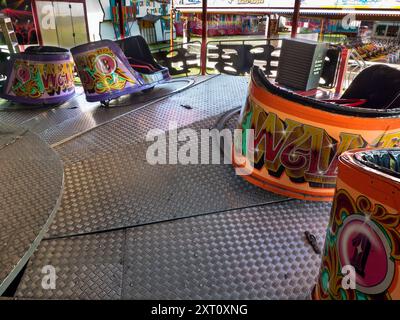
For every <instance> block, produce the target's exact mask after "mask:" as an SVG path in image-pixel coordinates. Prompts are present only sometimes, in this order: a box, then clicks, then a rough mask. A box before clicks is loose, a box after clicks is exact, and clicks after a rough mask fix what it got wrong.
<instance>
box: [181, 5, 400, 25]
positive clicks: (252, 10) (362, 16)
mask: <svg viewBox="0 0 400 320" xmlns="http://www.w3.org/2000/svg"><path fill="white" fill-rule="evenodd" d="M176 9H177V10H179V11H180V12H181V13H200V12H201V7H199V6H198V5H177V7H176ZM208 13H220V14H221V13H224V14H244V13H245V14H255V15H267V14H281V15H292V14H293V8H271V7H266V6H261V5H260V6H248V7H243V6H242V7H235V6H231V7H230V6H219V7H217V6H210V7H209V8H208ZM349 14H354V15H355V16H356V19H357V20H377V19H379V20H389V21H391V20H397V19H400V9H397V8H396V9H362V8H343V9H333V8H324V9H321V8H302V9H300V15H301V16H302V17H318V18H322V17H327V18H330V19H342V18H344V17H345V16H347V15H349Z"/></svg>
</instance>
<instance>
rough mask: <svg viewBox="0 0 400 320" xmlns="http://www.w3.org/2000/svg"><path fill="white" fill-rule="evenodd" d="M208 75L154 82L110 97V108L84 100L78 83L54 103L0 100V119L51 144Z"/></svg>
mask: <svg viewBox="0 0 400 320" xmlns="http://www.w3.org/2000/svg"><path fill="white" fill-rule="evenodd" d="M211 78H212V77H196V78H194V79H191V78H190V79H175V80H172V81H170V82H166V83H163V84H159V85H157V86H156V87H155V88H154V90H153V91H152V92H151V94H143V93H141V92H139V93H136V94H132V95H129V96H124V97H121V98H120V99H116V100H113V102H112V104H111V106H110V108H103V107H101V106H100V103H98V102H96V103H90V102H87V101H86V97H85V95H84V94H83V89H82V87H77V88H76V91H77V93H76V95H75V97H74V98H72V99H71V100H69V101H68V102H66V103H64V104H62V105H60V106H58V107H50V108H46V107H36V108H34V109H27V108H29V106H24V105H22V106H19V105H13V107H11V106H10V107H9V108H4V105H10V103H8V102H5V101H4V100H2V101H1V102H2V103H0V122H2V123H7V124H15V125H23V126H25V127H26V128H28V129H29V130H31V131H32V132H34V133H37V134H38V135H39V136H40V137H41V138H42V139H43V140H44V141H46V142H48V143H49V144H51V145H52V144H56V143H59V142H61V141H64V140H66V139H68V138H70V137H71V136H75V135H77V134H80V133H82V132H85V131H88V130H91V129H93V128H95V127H96V126H99V125H101V124H104V123H106V122H108V121H110V120H112V119H114V118H116V117H118V116H121V115H124V114H126V113H129V112H131V111H134V110H136V109H139V108H141V107H144V106H146V105H147V104H149V103H152V102H154V101H157V100H158V99H163V98H165V97H167V96H169V95H170V94H171V93H174V92H177V91H180V90H182V89H185V88H186V87H188V86H190V85H191V84H193V83H194V84H199V83H202V82H203V81H207V80H209V79H211ZM31 108H32V107H31Z"/></svg>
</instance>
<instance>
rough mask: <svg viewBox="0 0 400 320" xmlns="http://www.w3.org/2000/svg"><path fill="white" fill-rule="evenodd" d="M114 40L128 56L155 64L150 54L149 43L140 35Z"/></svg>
mask: <svg viewBox="0 0 400 320" xmlns="http://www.w3.org/2000/svg"><path fill="white" fill-rule="evenodd" d="M115 42H116V43H117V44H118V45H119V47H120V48H121V49H122V51H123V52H124V54H125V55H126V56H127V57H128V58H129V57H131V58H134V59H138V60H141V61H143V62H147V63H149V64H152V65H153V64H154V65H157V63H156V62H155V60H154V58H153V56H152V54H151V51H150V48H149V45H148V44H147V42H146V40H145V39H144V38H143V37H142V36H133V37H128V38H125V39H121V40H117V41H115Z"/></svg>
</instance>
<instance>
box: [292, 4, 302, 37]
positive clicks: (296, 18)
mask: <svg viewBox="0 0 400 320" xmlns="http://www.w3.org/2000/svg"><path fill="white" fill-rule="evenodd" d="M300 5H301V0H295V3H294V11H293V19H292V38H296V35H297V27H298V25H299V17H300Z"/></svg>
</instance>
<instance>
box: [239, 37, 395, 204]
mask: <svg viewBox="0 0 400 320" xmlns="http://www.w3.org/2000/svg"><path fill="white" fill-rule="evenodd" d="M319 45H320V44H319ZM313 46H315V45H314V44H312V43H309V42H303V41H298V40H285V41H284V44H283V46H282V53H281V57H280V66H279V69H278V75H277V78H276V81H273V80H271V79H269V78H267V77H266V76H265V74H264V73H263V72H262V71H261V70H260V69H259V68H257V67H254V68H253V70H252V72H251V80H250V86H249V90H248V95H247V100H246V103H245V105H244V106H243V108H242V111H241V116H240V124H239V128H240V129H253V130H254V141H250V142H249V141H247V139H248V137H246V135H247V133H246V132H248V131H246V130H244V131H243V141H244V143H243V144H242V145H241V146H237V145H236V146H235V148H234V156H233V163H234V165H235V166H236V167H238V168H239V167H240V169H241V170H242V172H247V173H248V174H247V175H246V174H244V175H243V178H245V179H246V180H248V181H249V182H251V183H253V184H255V185H257V186H259V187H261V188H264V189H267V190H269V191H272V192H275V193H279V194H282V195H285V196H289V197H293V198H298V199H305V200H312V201H331V200H332V198H333V195H334V191H335V184H336V177H337V167H338V156H339V155H340V154H342V153H343V152H345V151H347V150H352V149H359V148H366V147H371V148H394V147H397V146H399V143H400V71H398V70H396V69H393V68H391V67H388V66H385V65H377V66H373V67H370V68H367V69H365V70H364V71H362V72H361V73H360V74H359V75H358V77H357V78H356V79H355V80H354V81H353V83H352V84H351V85H350V87H349V88H348V89H347V90H346V91H345V92H344V94H342V95H335V94H334V93H333V92H332V90H324V89H323V88H320V87H319V88H317V86H318V82H316V85H315V81H316V79H317V80H318V81H319V79H320V75H321V74H323V72H324V69H325V68H324V63H323V61H324V59H325V57H326V49H322V50H321V49H320V48H318V47H315V48H314V49H313ZM304 47H305V49H304ZM301 48H303V49H304V50H303V51H304V52H303V53H302V52H301ZM293 49H296V50H293ZM307 50H308V51H307ZM310 50H311V51H310ZM310 53H311V58H310V60H309V61H308V60H307V55H310ZM338 56H340V55H338ZM289 59H291V61H290V60H289ZM288 61H289V62H288ZM343 62H344V63H347V61H346V60H345V61H343ZM282 63H284V65H282ZM340 64H341V63H340V61H339V62H338V63H337V67H336V68H333V70H335V69H336V71H334V74H337V73H338V72H339V70H340ZM329 67H330V68H331V67H332V65H329ZM302 68H303V69H302ZM310 70H311V71H310ZM310 74H311V75H310ZM335 77H337V76H335ZM312 78H314V84H311V89H310V81H312V80H313V79H312ZM310 79H311V80H310ZM302 82H304V85H302ZM287 84H288V85H287ZM246 141H247V145H246ZM253 145H254V148H253V147H252V146H253ZM250 152H252V153H253V154H254V160H253V159H252V157H248V154H249V153H250Z"/></svg>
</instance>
